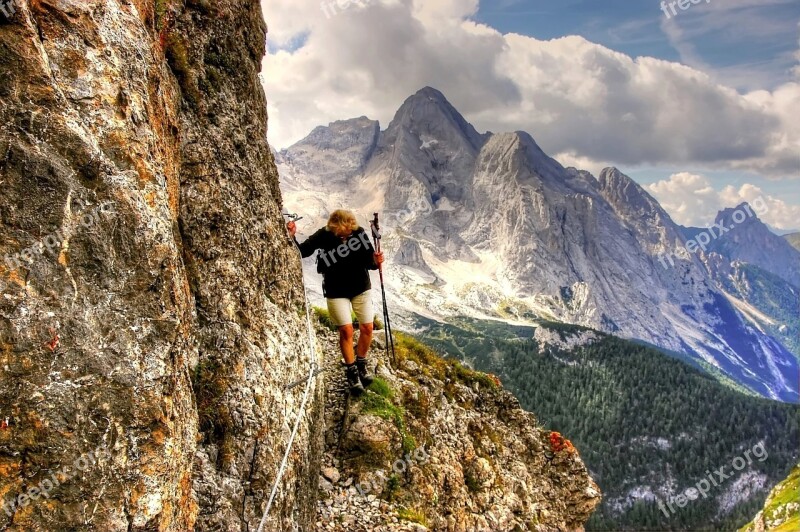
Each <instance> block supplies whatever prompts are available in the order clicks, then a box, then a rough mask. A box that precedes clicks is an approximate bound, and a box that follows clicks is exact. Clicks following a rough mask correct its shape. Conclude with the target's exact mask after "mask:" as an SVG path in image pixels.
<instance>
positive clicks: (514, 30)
mask: <svg viewBox="0 0 800 532" xmlns="http://www.w3.org/2000/svg"><path fill="white" fill-rule="evenodd" d="M696 1H697V2H698V3H697V4H693V3H691V0H681V2H680V3H678V2H674V5H673V8H674V13H673V10H672V9H671V8H670V5H669V4H671V3H673V2H670V1H668V2H665V3H664V4H663V6H662V3H661V2H660V1H657V0H607V1H603V2H598V1H596V0H493V1H486V0H484V1H479V0H325V1H324V2H322V3H320V2H319V1H318V0H262V7H263V10H264V17H265V19H266V21H267V25H268V28H269V33H268V35H267V47H268V53H267V56H266V57H265V59H264V65H263V72H262V82H263V84H264V87H265V91H266V94H267V100H268V112H269V132H268V136H269V141H270V143H271V144H272V145H273V146H274V147H275V148H277V149H282V148H286V147H288V146H290V145H291V144H293V143H294V142H297V141H298V140H300V139H302V138H303V137H305V136H306V135H307V134H308V133H310V132H311V130H312V129H313V128H314V127H316V126H319V125H327V124H328V123H330V122H332V121H334V120H342V119H348V118H353V117H358V116H368V117H369V118H372V119H376V120H379V121H380V122H381V127H382V128H386V127H387V126H388V124H389V122H390V121H391V119H392V117H393V115H394V113H395V112H396V111H397V109H398V108H399V107H400V105H401V104H402V102H403V101H404V100H405V99H406V98H408V97H409V96H411V95H412V94H414V93H415V92H416V91H417V90H419V89H421V88H422V87H425V86H431V87H434V88H436V89H439V90H440V91H442V92H443V93H444V94H445V96H446V97H447V98H448V100H450V102H451V103H452V104H453V105H454V106H455V107H456V108H457V109H458V110H459V111H460V112H461V113H462V114H463V115H464V116H465V118H466V119H467V120H468V121H469V122H471V123H472V124H473V125H474V126H475V127H476V128H477V129H478V130H479V131H482V132H483V131H494V132H501V131H516V130H522V131H527V132H528V133H530V134H531V135H532V136H533V137H534V138H535V139H536V141H537V142H538V143H539V145H540V146H541V147H542V148H543V149H544V150H545V151H546V152H547V153H548V154H550V155H551V156H553V157H554V158H556V159H557V160H559V161H560V162H561V163H562V164H563V165H565V166H575V167H578V168H582V169H586V170H589V171H591V172H593V173H595V174H597V173H599V171H600V170H601V169H602V168H604V167H606V166H616V167H617V168H619V169H620V170H622V171H623V172H624V173H626V174H627V175H629V176H631V177H632V178H634V179H635V180H636V181H638V182H639V183H641V184H642V185H644V186H645V187H646V188H647V189H648V191H649V192H650V193H651V194H653V196H654V197H656V199H658V200H659V202H661V204H662V205H663V206H664V208H665V209H666V210H667V211H668V212H669V213H670V215H671V216H672V217H673V219H674V220H675V221H676V222H678V223H681V224H684V225H694V226H707V225H708V224H710V223H712V222H713V219H714V216H715V214H716V212H717V211H718V210H720V209H722V208H725V207H733V206H735V205H737V204H738V203H740V202H742V201H750V202H752V201H754V200H755V199H756V198H761V199H762V200H763V201H764V202H765V203H766V204H767V205H768V206H769V209H768V210H767V211H766V212H765V213H764V214H763V215H762V216H761V219H762V220H763V221H765V222H766V223H768V224H770V226H772V227H773V228H775V229H777V230H783V231H788V230H797V229H800V120H798V117H800V39H799V36H800V0H696ZM681 5H684V6H685V7H686V8H687V9H685V10H683V9H681V7H680V6H681Z"/></svg>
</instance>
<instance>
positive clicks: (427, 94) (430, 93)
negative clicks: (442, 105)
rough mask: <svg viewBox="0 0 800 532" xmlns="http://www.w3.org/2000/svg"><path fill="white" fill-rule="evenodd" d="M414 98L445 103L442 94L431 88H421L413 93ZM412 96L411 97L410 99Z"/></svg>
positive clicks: (445, 99)
mask: <svg viewBox="0 0 800 532" xmlns="http://www.w3.org/2000/svg"><path fill="white" fill-rule="evenodd" d="M414 96H419V97H421V98H435V99H441V100H444V101H445V102H447V98H445V96H444V94H442V92H441V91H439V90H438V89H434V88H433V87H422V88H421V89H420V90H418V91H417V92H416V93H414ZM414 96H412V98H413V97H414Z"/></svg>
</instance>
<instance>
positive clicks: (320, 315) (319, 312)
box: [313, 307, 339, 331]
mask: <svg viewBox="0 0 800 532" xmlns="http://www.w3.org/2000/svg"><path fill="white" fill-rule="evenodd" d="M313 309H314V315H315V316H316V317H317V320H318V321H319V322H320V323H321V324H322V325H324V326H325V327H327V328H328V329H330V330H332V331H336V330H338V329H339V328H338V327H337V326H336V324H335V323H333V320H332V319H331V314H330V312H328V309H326V308H322V307H313Z"/></svg>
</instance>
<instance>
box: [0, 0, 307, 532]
mask: <svg viewBox="0 0 800 532" xmlns="http://www.w3.org/2000/svg"><path fill="white" fill-rule="evenodd" d="M14 4H15V7H16V12H15V14H14V15H13V17H12V19H11V20H10V21H8V20H3V21H0V123H2V126H0V181H1V182H2V183H3V196H2V198H0V214H2V229H0V231H2V242H1V243H0V254H2V259H3V260H0V263H1V264H0V272H1V273H2V277H0V279H2V285H1V286H0V289H2V294H1V295H0V347H1V349H0V368H2V370H1V372H0V418H1V419H2V429H0V471H2V473H3V474H2V475H0V497H2V502H1V503H2V504H5V506H4V508H3V511H2V512H0V528H7V529H9V530H78V529H95V530H164V531H168V530H174V531H185V530H191V529H193V528H197V529H198V530H231V531H233V530H236V531H239V530H242V529H243V528H245V524H246V525H248V526H249V528H250V529H251V530H254V529H255V527H256V526H257V525H258V522H259V520H260V518H261V515H262V512H263V509H264V506H265V501H266V498H267V496H268V495H269V489H270V488H271V485H272V482H273V480H274V479H275V476H276V472H277V469H278V465H279V463H280V460H281V458H282V455H283V452H284V450H285V447H286V442H287V439H288V436H289V431H290V429H291V426H292V424H293V422H294V420H295V418H296V416H297V415H298V410H299V402H300V398H301V395H302V392H303V387H302V386H301V387H299V388H297V389H294V390H292V391H286V390H284V385H285V384H286V383H287V382H290V381H294V380H297V379H300V378H302V377H303V376H304V375H305V374H306V373H307V371H308V367H309V363H308V359H309V357H310V356H316V354H314V355H310V354H309V353H311V348H310V346H309V345H308V344H309V341H308V339H307V336H306V335H305V333H304V331H305V325H304V318H305V311H304V307H303V295H302V283H301V277H300V275H301V270H300V265H299V261H298V256H297V252H296V250H295V249H294V248H293V246H291V245H290V243H289V242H288V240H287V238H286V233H285V229H284V226H283V220H282V217H281V198H280V192H279V189H278V178H277V172H276V169H275V166H274V163H273V159H272V155H271V153H270V150H269V147H268V145H267V142H266V106H265V99H264V95H263V92H262V89H261V87H260V84H259V81H258V78H257V74H258V70H259V68H260V61H261V57H262V56H263V53H264V42H265V40H264V34H265V30H266V28H265V25H264V22H263V18H262V14H261V10H260V5H259V2H257V1H255V0H245V1H236V2H234V1H232V0H220V1H216V2H205V1H197V0H191V1H188V2H182V1H181V2H179V1H168V0H159V1H156V2H145V1H143V0H108V1H97V0H80V1H77V0H42V1H28V0H21V1H20V0H15V2H14ZM321 397H322V396H321V388H320V387H318V386H316V385H315V386H314V387H313V390H312V392H311V400H310V402H309V407H308V408H307V409H306V412H305V413H304V416H303V418H302V419H303V422H302V423H301V428H300V430H299V433H298V437H297V440H296V442H295V445H294V447H293V452H292V453H291V455H290V461H289V465H288V468H287V473H286V476H285V478H284V480H283V482H282V483H281V489H280V490H279V492H278V497H277V500H276V503H275V506H274V507H273V509H272V512H271V515H270V518H271V520H270V521H268V525H267V527H266V528H267V529H268V530H278V529H284V530H290V529H293V528H300V529H304V530H305V529H308V528H309V527H310V526H311V523H312V520H313V517H314V504H315V502H316V499H315V486H316V478H317V475H316V474H313V475H312V474H310V473H311V472H312V471H313V472H316V471H318V469H319V462H320V452H321V447H320V444H321V441H320V440H319V438H318V437H317V436H315V434H318V433H317V432H315V431H313V430H312V429H313V427H315V426H317V425H319V424H320V423H321V414H322V403H321ZM87 462H88V463H87ZM54 474H55V475H56V476H55V477H54V476H53V475H54ZM52 484H55V485H53V487H52V488H51V487H50V485H52Z"/></svg>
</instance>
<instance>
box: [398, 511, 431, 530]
mask: <svg viewBox="0 0 800 532" xmlns="http://www.w3.org/2000/svg"><path fill="white" fill-rule="evenodd" d="M397 517H399V518H400V519H402V520H403V521H410V522H412V523H417V524H418V525H422V526H424V527H427V526H428V518H427V517H425V514H424V513H422V512H420V511H418V510H415V509H413V508H399V509H398V510H397Z"/></svg>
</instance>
